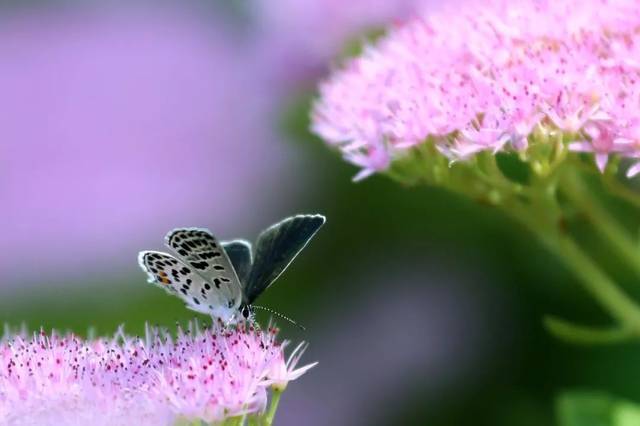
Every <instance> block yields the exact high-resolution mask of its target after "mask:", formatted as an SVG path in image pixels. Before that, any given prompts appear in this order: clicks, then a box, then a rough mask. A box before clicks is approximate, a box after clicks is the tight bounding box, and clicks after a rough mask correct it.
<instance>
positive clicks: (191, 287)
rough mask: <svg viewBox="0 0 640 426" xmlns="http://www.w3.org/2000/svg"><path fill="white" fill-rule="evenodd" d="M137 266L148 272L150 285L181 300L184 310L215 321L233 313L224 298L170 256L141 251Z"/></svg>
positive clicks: (191, 270)
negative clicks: (208, 316) (209, 316)
mask: <svg viewBox="0 0 640 426" xmlns="http://www.w3.org/2000/svg"><path fill="white" fill-rule="evenodd" d="M138 263H139V264H140V267H141V268H142V270H143V271H145V272H146V273H147V275H148V281H149V282H150V283H152V284H155V285H157V286H158V287H161V288H163V289H165V290H166V291H167V292H168V293H170V294H174V295H176V296H178V297H179V298H181V299H182V300H183V301H184V302H185V303H186V305H187V308H189V309H191V310H194V311H196V312H200V313H203V314H209V315H213V316H216V317H218V318H227V317H228V315H229V313H230V312H231V311H232V307H231V306H229V304H228V302H229V301H228V299H227V298H226V296H223V294H222V293H221V292H220V291H217V290H216V289H215V287H214V286H213V285H212V284H211V283H209V282H207V281H206V280H205V279H204V278H202V277H201V276H200V275H198V274H197V273H196V272H195V271H194V270H193V269H192V268H191V267H190V266H188V265H186V264H185V263H183V262H182V261H180V260H179V259H176V258H175V257H173V256H172V255H170V254H167V253H161V252H157V251H142V252H140V254H139V255H138Z"/></svg>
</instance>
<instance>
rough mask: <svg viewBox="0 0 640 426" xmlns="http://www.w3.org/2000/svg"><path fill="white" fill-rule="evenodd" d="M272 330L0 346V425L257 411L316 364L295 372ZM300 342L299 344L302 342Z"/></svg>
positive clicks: (142, 421) (7, 341) (152, 421)
mask: <svg viewBox="0 0 640 426" xmlns="http://www.w3.org/2000/svg"><path fill="white" fill-rule="evenodd" d="M285 346H286V342H284V343H278V342H277V341H276V332H275V331H274V330H273V329H270V330H269V331H267V332H262V331H256V330H254V329H253V328H247V327H245V326H244V325H239V326H238V327H237V328H235V329H227V328H224V327H222V326H215V327H213V328H212V329H205V330H200V329H198V327H197V325H195V326H194V325H193V324H190V325H189V331H183V330H182V329H179V330H178V333H177V337H175V338H173V337H172V336H171V335H170V334H169V333H168V332H166V331H163V330H159V329H151V328H149V329H147V332H146V336H145V337H144V338H143V339H141V338H132V337H130V336H127V335H125V334H124V332H123V330H122V329H121V330H119V331H118V332H117V333H116V335H115V336H114V337H113V338H111V339H97V340H84V339H82V338H79V337H77V336H75V335H73V334H68V335H65V336H60V335H57V334H56V333H55V332H54V333H52V334H51V335H50V336H49V335H46V334H45V333H44V332H40V333H39V334H34V335H33V336H31V337H28V336H27V335H26V333H22V334H19V335H15V336H9V337H5V338H4V339H3V340H2V341H1V342H0V364H1V365H0V424H3V425H31V424H38V425H49V424H50V425H84V424H99V425H130V424H136V425H163V424H165V425H171V424H173V423H174V422H175V421H176V420H177V419H179V418H185V419H191V420H195V419H199V420H203V421H205V422H214V421H221V420H224V419H225V418H229V417H234V416H241V415H243V414H258V415H259V414H261V413H262V412H264V410H265V408H266V405H267V400H268V392H269V389H270V387H271V386H272V385H273V383H275V382H276V381H277V383H278V384H279V386H280V388H281V389H284V387H286V383H287V382H289V381H290V380H294V379H296V378H298V377H299V376H300V375H302V374H303V373H305V372H306V371H307V370H309V369H310V368H311V367H313V366H314V365H315V364H311V365H307V366H305V367H301V368H298V369H295V366H296V364H297V362H298V361H299V358H300V355H301V351H300V350H299V349H298V350H296V351H294V353H293V354H292V355H291V357H290V358H289V361H286V360H285V357H284V352H283V349H284V347H285ZM302 347H303V346H299V347H298V348H302Z"/></svg>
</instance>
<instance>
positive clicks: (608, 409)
mask: <svg viewBox="0 0 640 426" xmlns="http://www.w3.org/2000/svg"><path fill="white" fill-rule="evenodd" d="M556 416H557V419H558V425H559V426H637V425H640V405H638V404H636V403H633V402H630V401H627V400H624V399H620V398H616V397H614V396H611V395H608V394H606V393H603V392H595V391H594V392H588V391H572V392H567V393H565V394H563V395H560V396H559V397H558V399H557V400H556Z"/></svg>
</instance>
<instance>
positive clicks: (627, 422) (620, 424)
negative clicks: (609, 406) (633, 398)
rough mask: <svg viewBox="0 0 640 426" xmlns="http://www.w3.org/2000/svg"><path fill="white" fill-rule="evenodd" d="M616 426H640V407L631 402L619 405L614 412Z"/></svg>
mask: <svg viewBox="0 0 640 426" xmlns="http://www.w3.org/2000/svg"><path fill="white" fill-rule="evenodd" d="M613 425H614V426H638V425H640V405H638V404H633V403H630V402H621V403H618V404H617V405H616V407H615V409H614V412H613Z"/></svg>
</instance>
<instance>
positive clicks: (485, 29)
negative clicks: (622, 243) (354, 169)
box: [313, 0, 640, 178]
mask: <svg viewBox="0 0 640 426" xmlns="http://www.w3.org/2000/svg"><path fill="white" fill-rule="evenodd" d="M638 58H640V7H638V2H637V1H636V0H589V1H578V0H557V1H534V0H527V1H515V2H513V1H507V0H490V1H478V2H475V3H469V4H467V5H465V7H464V8H457V9H455V10H453V9H451V10H447V11H443V12H441V13H434V14H431V15H426V14H423V15H421V16H417V17H415V18H413V19H411V20H409V21H408V22H407V23H406V24H404V25H399V26H396V27H395V28H392V29H390V31H389V34H388V35H387V36H386V37H384V38H383V39H382V40H381V41H380V42H379V43H377V44H376V45H375V46H369V47H367V48H366V50H365V52H364V53H363V54H362V55H361V56H360V57H358V58H356V59H354V60H352V61H350V62H349V63H347V64H346V66H345V67H344V68H343V69H341V70H339V71H337V72H335V73H334V74H333V76H332V77H331V78H330V79H329V80H328V81H325V82H324V83H323V84H321V86H320V99H319V100H318V101H317V102H316V104H315V107H314V110H313V130H314V131H315V132H316V133H317V134H318V135H320V136H321V137H323V138H324V139H325V140H326V141H328V142H329V143H331V144H333V145H336V146H338V147H339V148H340V149H341V150H342V152H343V153H344V155H345V157H346V159H347V160H349V161H350V162H352V163H354V164H356V165H358V166H360V167H361V168H362V171H361V172H360V174H359V175H358V176H357V177H356V178H363V177H365V176H367V175H369V174H371V173H374V172H375V171H379V170H383V169H385V168H386V167H388V165H389V164H390V162H391V160H392V159H393V158H394V157H395V156H397V155H399V154H402V152H403V151H405V150H407V149H408V148H410V147H412V146H414V145H416V144H420V143H422V142H424V141H425V139H426V138H428V137H431V138H433V140H434V141H435V143H436V146H437V148H438V150H439V151H440V152H442V153H443V154H444V155H446V156H447V157H449V158H450V159H451V160H465V159H468V158H470V157H471V156H473V155H474V154H476V153H478V152H480V151H491V152H497V151H500V150H507V149H513V150H518V151H522V150H525V149H526V148H527V146H528V144H529V143H530V142H531V138H530V136H531V134H532V132H533V131H534V130H536V129H540V130H542V131H546V132H547V133H551V134H552V133H553V132H555V133H556V134H559V135H565V137H567V139H569V138H570V139H569V140H570V141H571V143H570V144H569V149H570V150H573V151H580V152H591V153H594V155H595V160H596V163H597V165H598V168H599V169H600V170H604V168H605V167H606V165H607V161H608V159H609V156H610V155H611V154H619V155H621V156H623V157H628V158H632V159H635V158H639V157H640V59H638ZM558 130H559V132H557V131H558ZM638 172H640V163H636V164H635V165H633V166H632V167H631V168H630V169H629V170H628V172H627V174H628V175H629V176H633V175H635V174H636V173H638Z"/></svg>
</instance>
